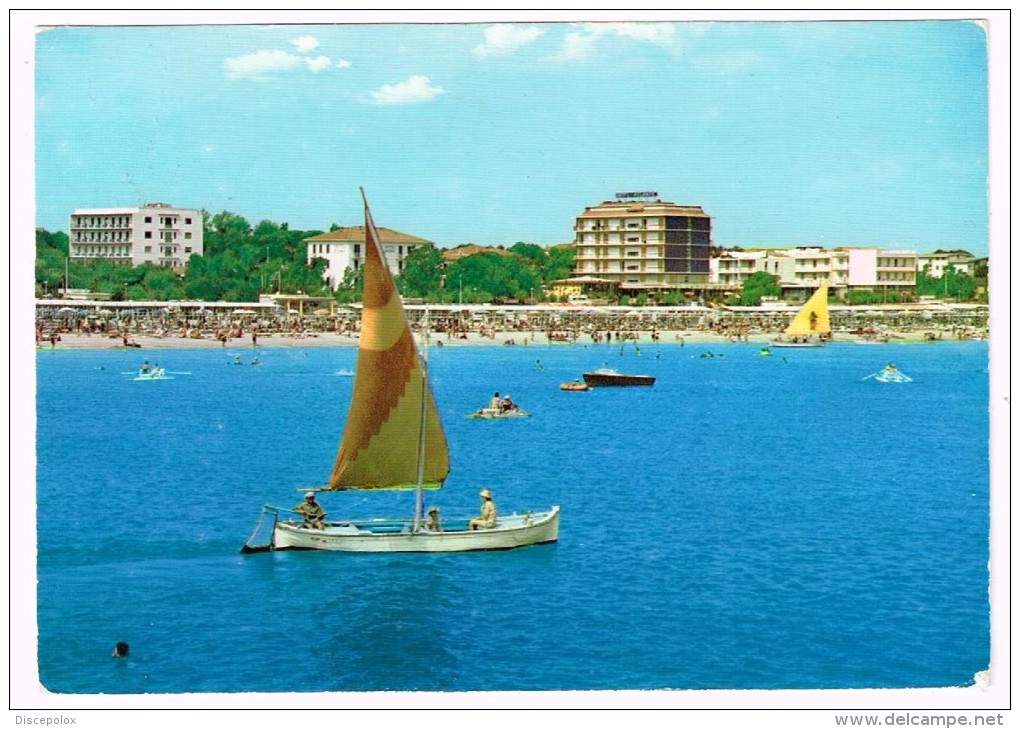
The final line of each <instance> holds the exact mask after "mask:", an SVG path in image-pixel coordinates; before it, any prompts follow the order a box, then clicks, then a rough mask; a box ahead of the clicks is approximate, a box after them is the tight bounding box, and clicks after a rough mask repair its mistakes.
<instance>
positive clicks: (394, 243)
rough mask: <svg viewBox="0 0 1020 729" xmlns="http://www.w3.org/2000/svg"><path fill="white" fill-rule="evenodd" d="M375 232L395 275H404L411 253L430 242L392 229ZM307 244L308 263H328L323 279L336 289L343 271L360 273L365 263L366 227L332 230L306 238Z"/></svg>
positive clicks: (381, 229) (358, 226) (341, 278)
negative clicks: (319, 261)
mask: <svg viewBox="0 0 1020 729" xmlns="http://www.w3.org/2000/svg"><path fill="white" fill-rule="evenodd" d="M376 230H377V231H378V233H379V243H380V244H381V245H382V249H383V257H384V258H385V259H386V265H387V266H388V267H389V269H390V273H392V274H393V275H394V276H398V275H400V274H401V273H402V272H403V270H404V262H405V261H406V260H407V256H408V254H410V253H411V251H413V250H414V249H415V248H417V247H418V246H422V245H427V244H428V243H431V241H428V240H425V239H424V238H418V237H416V236H413V235H408V234H407V233H401V232H400V231H397V230H391V229H389V228H376ZM305 244H306V246H307V250H308V253H307V260H308V262H309V263H311V262H312V261H313V260H314V259H316V258H322V259H324V260H325V261H326V270H325V273H324V275H323V278H324V279H325V280H326V282H327V283H328V284H329V287H330V288H331V289H335V288H336V287H337V285H339V284H340V283H341V282H342V281H343V278H344V272H345V271H346V270H347V269H348V268H349V269H351V270H352V271H357V270H358V269H359V268H360V267H361V264H362V263H364V260H365V258H364V248H365V226H363V225H352V226H348V227H346V228H338V229H337V230H331V231H329V232H328V233H322V234H320V235H315V236H312V237H311V238H306V239H305Z"/></svg>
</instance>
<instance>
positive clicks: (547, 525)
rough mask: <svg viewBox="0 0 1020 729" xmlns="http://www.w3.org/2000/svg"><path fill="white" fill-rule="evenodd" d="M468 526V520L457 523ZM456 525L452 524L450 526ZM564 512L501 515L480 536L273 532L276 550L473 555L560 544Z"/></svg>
mask: <svg viewBox="0 0 1020 729" xmlns="http://www.w3.org/2000/svg"><path fill="white" fill-rule="evenodd" d="M456 521H458V522H460V523H461V525H463V523H465V522H466V520H465V519H459V520H456ZM452 523H453V520H451V524H452ZM559 525H560V507H558V506H553V507H552V508H550V509H549V510H548V511H541V512H531V513H526V514H511V515H509V516H500V517H499V519H498V522H497V525H496V526H495V527H493V528H492V529H478V530H476V531H466V530H463V529H461V530H456V531H455V530H450V531H442V532H430V531H425V530H424V529H423V530H421V531H418V532H412V531H411V522H410V520H408V519H371V520H364V521H349V522H328V523H327V525H326V528H325V529H309V528H307V527H305V526H303V524H302V523H301V522H297V521H280V522H277V523H276V525H275V526H274V527H273V544H272V547H271V548H272V549H278V550H279V549H324V550H330V551H335V552H473V551H482V550H496V549H515V548H516V547H526V546H528V545H532V544H544V543H546V542H555V541H556V540H557V539H558V538H559Z"/></svg>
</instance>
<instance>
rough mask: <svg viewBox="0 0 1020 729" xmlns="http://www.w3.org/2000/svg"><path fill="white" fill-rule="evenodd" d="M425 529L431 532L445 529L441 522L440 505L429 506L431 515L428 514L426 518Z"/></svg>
mask: <svg viewBox="0 0 1020 729" xmlns="http://www.w3.org/2000/svg"><path fill="white" fill-rule="evenodd" d="M425 529H427V530H428V531H430V532H441V531H443V527H442V525H441V524H440V523H439V507H438V506H430V507H429V516H428V519H426V520H425Z"/></svg>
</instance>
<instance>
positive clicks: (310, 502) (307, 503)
mask: <svg viewBox="0 0 1020 729" xmlns="http://www.w3.org/2000/svg"><path fill="white" fill-rule="evenodd" d="M294 511H296V512H297V513H299V514H301V516H303V517H304V518H305V526H306V527H309V528H311V529H324V528H325V525H324V524H323V523H322V520H323V519H325V518H326V512H324V511H323V510H322V507H321V506H319V502H317V501H316V500H315V492H314V491H309V492H308V493H307V494H305V500H304V501H302V502H301V503H300V504H298V505H297V506H295V507H294Z"/></svg>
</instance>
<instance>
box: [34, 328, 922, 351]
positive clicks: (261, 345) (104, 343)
mask: <svg viewBox="0 0 1020 729" xmlns="http://www.w3.org/2000/svg"><path fill="white" fill-rule="evenodd" d="M775 338H776V335H774V334H750V335H748V337H747V339H746V341H747V342H752V343H758V344H767V343H768V342H771V341H774V340H775ZM859 339H861V337H857V336H855V335H852V334H842V333H838V334H836V335H835V336H834V341H835V342H850V341H855V340H859ZM430 341H431V344H432V345H433V346H442V347H465V346H489V347H492V346H506V345H508V344H509V343H511V342H512V343H513V344H514V345H518V346H522V345H523V346H547V345H548V344H549V342H548V340H547V339H546V336H545V335H544V334H535V335H534V338H532V337H531V336H530V335H528V334H526V333H521V332H512V331H507V332H500V333H498V334H496V336H495V337H494V338H492V337H487V336H482V335H480V334H477V333H471V334H469V335H468V338H467V339H447V338H446V337H445V335H435V336H433V338H432V339H431V340H430ZM631 341H633V340H631ZM636 341H637V343H638V344H644V345H650V344H652V343H653V342H652V338H651V333H650V332H639V333H638V339H637V340H636ZM731 341H733V340H732V338H731V337H729V336H725V335H721V334H716V333H714V332H704V331H667V332H660V333H659V341H658V343H659V344H664V345H675V344H680V343H681V342H682V343H683V344H723V343H727V342H731ZM890 341H891V342H922V341H924V333H923V332H903V333H899V334H897V335H895V336H894V338H893V339H891V340H890ZM131 342H132V343H135V344H137V345H138V347H137V348H139V349H220V350H224V351H228V350H230V351H232V350H238V349H270V348H274V347H295V348H300V347H305V348H307V347H353V346H357V343H358V342H357V338H355V337H352V336H346V335H341V334H333V333H329V332H323V333H319V334H315V335H304V336H292V335H282V334H260V335H259V338H258V346H257V347H256V346H253V345H252V342H251V338H250V337H238V338H234V339H229V340H227V342H226V343H225V344H224V343H223V342H221V341H219V340H217V339H212V338H203V339H194V338H186V337H154V336H146V335H144V334H141V335H138V336H132V337H131ZM589 343H590V338H588V337H587V336H582V337H581V338H580V339H579V340H578V341H577V342H576V344H589ZM554 344H557V345H559V346H570V345H571V344H572V343H570V342H554ZM38 348H39V349H50V348H56V349H135V347H125V346H124V341H123V339H122V338H121V337H108V336H104V335H101V334H91V335H89V334H68V333H62V334H61V335H60V341H59V342H57V344H56V347H52V345H51V344H50V342H49V341H47V340H44V341H42V342H40V343H39V344H38Z"/></svg>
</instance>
